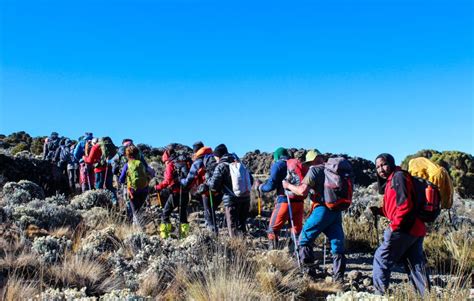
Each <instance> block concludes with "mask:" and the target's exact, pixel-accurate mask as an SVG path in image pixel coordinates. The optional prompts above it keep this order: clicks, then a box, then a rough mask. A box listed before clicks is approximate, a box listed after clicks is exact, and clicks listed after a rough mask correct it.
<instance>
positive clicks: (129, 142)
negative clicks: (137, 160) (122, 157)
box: [122, 138, 133, 146]
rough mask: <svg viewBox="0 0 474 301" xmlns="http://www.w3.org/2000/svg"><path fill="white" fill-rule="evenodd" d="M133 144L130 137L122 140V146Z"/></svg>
mask: <svg viewBox="0 0 474 301" xmlns="http://www.w3.org/2000/svg"><path fill="white" fill-rule="evenodd" d="M129 145H133V140H132V139H130V138H125V139H123V140H122V146H129Z"/></svg>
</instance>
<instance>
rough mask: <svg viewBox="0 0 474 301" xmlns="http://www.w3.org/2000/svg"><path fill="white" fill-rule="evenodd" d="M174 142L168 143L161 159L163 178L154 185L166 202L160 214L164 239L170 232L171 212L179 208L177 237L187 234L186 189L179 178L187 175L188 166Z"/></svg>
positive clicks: (161, 231) (187, 196)
mask: <svg viewBox="0 0 474 301" xmlns="http://www.w3.org/2000/svg"><path fill="white" fill-rule="evenodd" d="M176 147H177V145H176V144H170V145H168V147H167V149H166V151H165V152H164V153H163V156H162V158H161V160H162V161H163V162H164V163H165V173H164V179H163V181H162V182H161V183H159V184H157V185H156V186H155V189H156V191H157V193H160V195H164V196H166V198H164V199H166V203H165V206H164V208H163V213H162V215H161V225H160V236H161V238H163V239H166V238H168V237H169V236H170V234H171V229H172V227H171V221H170V216H171V212H172V211H173V210H174V209H175V208H177V207H178V208H179V212H178V213H179V229H178V232H179V234H178V235H179V237H180V238H184V237H186V236H188V234H189V223H188V212H187V211H188V203H189V193H188V190H187V189H186V188H185V187H183V186H182V185H181V182H180V180H181V179H183V178H185V177H186V176H187V173H188V170H189V166H187V164H188V163H189V162H186V160H183V159H182V157H181V156H180V155H179V154H178V153H177V152H176Z"/></svg>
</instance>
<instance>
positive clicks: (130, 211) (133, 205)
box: [127, 189, 148, 224]
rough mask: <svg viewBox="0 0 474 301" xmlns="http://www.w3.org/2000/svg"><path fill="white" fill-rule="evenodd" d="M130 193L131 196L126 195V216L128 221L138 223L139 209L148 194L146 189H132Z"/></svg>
mask: <svg viewBox="0 0 474 301" xmlns="http://www.w3.org/2000/svg"><path fill="white" fill-rule="evenodd" d="M131 194H132V195H131V196H130V195H129V196H128V198H129V201H128V202H127V216H128V218H129V220H130V221H134V222H136V223H137V224H138V223H139V222H140V214H139V211H140V209H141V208H142V207H143V204H145V201H146V198H147V196H148V189H141V190H138V191H133V192H132V193H131Z"/></svg>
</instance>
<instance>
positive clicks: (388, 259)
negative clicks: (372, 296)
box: [372, 228, 430, 296]
mask: <svg viewBox="0 0 474 301" xmlns="http://www.w3.org/2000/svg"><path fill="white" fill-rule="evenodd" d="M383 238H384V239H383V242H382V244H381V245H380V246H379V247H378V249H377V250H376V251H375V255H374V264H373V276H372V277H373V280H374V287H375V290H376V292H377V293H378V294H384V293H385V292H386V290H387V289H388V286H389V283H390V273H391V270H392V267H393V265H394V264H396V263H403V264H404V266H405V270H406V272H407V274H408V278H409V279H410V281H411V283H412V284H413V285H414V286H415V289H416V290H417V291H418V293H419V294H420V295H421V296H424V294H425V292H426V290H429V289H430V282H429V274H428V270H427V268H426V261H425V256H424V255H423V237H416V236H411V235H410V234H407V233H402V232H392V231H391V230H390V228H388V229H386V230H385V232H384V235H383Z"/></svg>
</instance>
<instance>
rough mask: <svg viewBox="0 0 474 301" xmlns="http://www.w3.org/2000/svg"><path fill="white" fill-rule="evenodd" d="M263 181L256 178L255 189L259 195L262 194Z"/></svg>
mask: <svg viewBox="0 0 474 301" xmlns="http://www.w3.org/2000/svg"><path fill="white" fill-rule="evenodd" d="M261 187H262V182H261V181H260V180H258V179H256V180H255V182H254V185H253V189H254V190H255V193H256V194H257V196H258V197H261V196H262V189H261Z"/></svg>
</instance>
